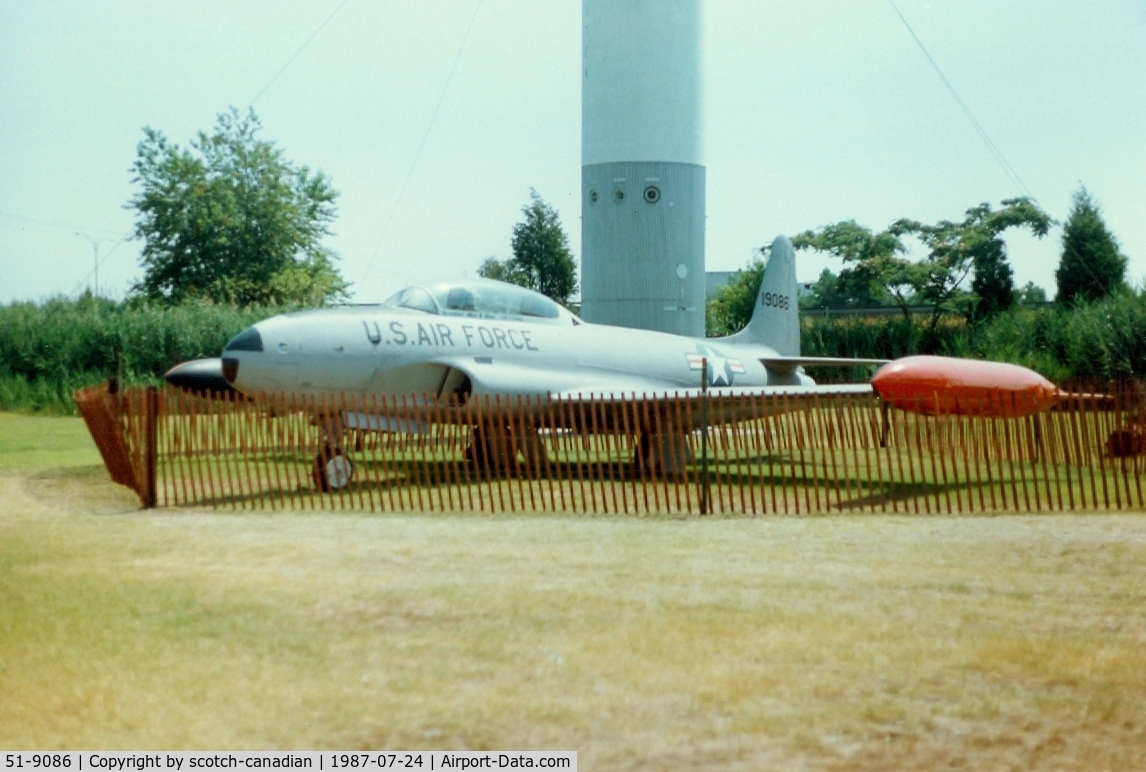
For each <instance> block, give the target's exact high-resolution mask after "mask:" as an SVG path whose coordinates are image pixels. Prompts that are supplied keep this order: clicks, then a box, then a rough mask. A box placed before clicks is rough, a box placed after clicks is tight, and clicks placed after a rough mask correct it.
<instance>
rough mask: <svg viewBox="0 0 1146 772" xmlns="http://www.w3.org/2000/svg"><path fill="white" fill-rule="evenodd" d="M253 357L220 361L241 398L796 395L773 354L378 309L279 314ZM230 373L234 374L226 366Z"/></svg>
mask: <svg viewBox="0 0 1146 772" xmlns="http://www.w3.org/2000/svg"><path fill="white" fill-rule="evenodd" d="M253 329H254V330H256V331H257V332H258V336H259V337H260V338H261V348H262V350H261V351H255V350H231V349H230V348H228V350H226V351H224V352H223V358H224V364H225V365H226V363H227V360H230V361H231V362H232V363H233V364H232V368H233V369H232V370H231V373H232V374H233V375H234V377H233V378H232V379H231V383H232V385H233V386H234V387H235V388H236V389H238V390H239V391H242V392H246V393H257V392H291V393H296V394H324V393H340V392H342V393H360V394H378V395H383V394H385V395H397V394H404V395H406V394H426V395H436V396H440V397H447V396H449V395H450V394H451V393H453V394H459V395H461V394H463V393H465V394H479V395H480V394H504V395H510V396H513V395H535V396H542V395H557V394H564V395H576V394H579V393H580V394H589V393H613V394H621V393H636V394H652V393H665V392H672V391H674V390H683V389H695V388H698V387H699V386H700V385H701V377H702V375H701V374H702V365H701V361H702V360H707V362H708V372H707V376H708V384H709V385H710V386H713V387H717V388H720V387H726V386H731V387H739V386H748V387H753V386H755V387H759V386H803V385H810V384H812V383H813V381H812V380H811V379H810V378H808V376H806V375H804V374H803V373H802V372H801V371H799V370H796V371H790V372H787V373H778V372H775V371H770V370H769V369H767V368H766V367H765V366H764V365H763V364H762V363H761V361H760V360H761V358H762V357H768V356H774V355H775V352H774V351H773V350H772V349H770V348H768V347H766V346H759V345H745V344H733V343H723V342H721V341H719V340H705V339H697V338H688V337H683V336H678V335H671V334H667V333H660V332H651V331H647V330H633V329H625V328H621V327H609V326H605V325H595V324H589V323H586V322H582V321H580V320H579V319H577V318H576V317H574V316H573V315H572V314H569V313H568V312H566V311H564V310H562V312H561V315H560V316H559V317H558V318H555V319H532V318H529V317H522V316H512V315H504V316H497V315H490V316H481V315H467V314H464V313H463V314H431V313H425V312H422V311H417V310H411V309H406V308H396V307H389V306H365V307H348V308H332V309H323V310H317V311H306V312H300V313H292V314H284V315H280V316H275V317H272V318H270V319H266V320H264V321H262V322H259V323H258V324H256V325H255V326H254V328H253ZM234 363H237V367H236V366H235V365H234Z"/></svg>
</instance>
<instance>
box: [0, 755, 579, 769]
mask: <svg viewBox="0 0 1146 772" xmlns="http://www.w3.org/2000/svg"><path fill="white" fill-rule="evenodd" d="M0 759H2V760H0V772H8V771H9V770H12V771H13V772H14V771H15V770H21V771H22V772H23V771H25V770H26V772H146V771H147V770H162V771H164V772H187V770H217V769H236V770H245V769H297V770H319V772H328V771H329V770H339V772H341V770H346V772H355V771H360V772H371V770H377V769H410V770H419V772H431V770H478V769H559V770H572V772H576V770H577V752H576V751H385V752H383V751H376V752H372V753H362V752H357V753H355V752H351V751H333V752H332V751H321V752H320V751H282V752H275V751H256V752H230V751H172V752H167V751H158V752H156V751H110V752H105V751H66V752H64V751H61V752H51V751H44V752H41V751H16V752H5V753H2V754H0Z"/></svg>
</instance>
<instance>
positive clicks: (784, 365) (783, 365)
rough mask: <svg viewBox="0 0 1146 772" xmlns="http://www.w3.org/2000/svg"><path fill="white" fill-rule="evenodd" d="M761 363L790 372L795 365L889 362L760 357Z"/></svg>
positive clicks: (885, 361) (882, 361)
mask: <svg viewBox="0 0 1146 772" xmlns="http://www.w3.org/2000/svg"><path fill="white" fill-rule="evenodd" d="M760 362H761V364H763V365H764V366H765V367H767V368H768V369H769V370H774V371H776V372H778V373H790V372H792V371H793V370H795V369H796V368H797V367H862V366H864V365H876V366H879V367H882V366H883V365H886V364H889V363H890V362H891V360H890V359H849V358H847V357H784V356H771V357H761V358H760Z"/></svg>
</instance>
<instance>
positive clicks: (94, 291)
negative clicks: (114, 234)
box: [76, 231, 115, 296]
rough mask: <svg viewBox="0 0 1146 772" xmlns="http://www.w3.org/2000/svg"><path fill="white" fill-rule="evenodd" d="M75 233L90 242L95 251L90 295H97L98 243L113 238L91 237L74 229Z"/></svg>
mask: <svg viewBox="0 0 1146 772" xmlns="http://www.w3.org/2000/svg"><path fill="white" fill-rule="evenodd" d="M76 235H77V236H83V237H84V238H85V239H87V240H88V241H89V242H91V245H92V252H94V253H95V270H94V271H93V274H94V276H93V278H92V295H93V296H95V295H99V245H100V244H103V243H104V242H106V241H115V239H93V238H92V237H91V236H89V235H88V234H86V233H81V232H80V231H76Z"/></svg>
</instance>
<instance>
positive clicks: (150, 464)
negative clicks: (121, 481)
mask: <svg viewBox="0 0 1146 772" xmlns="http://www.w3.org/2000/svg"><path fill="white" fill-rule="evenodd" d="M143 405H144V423H143V443H144V467H145V469H146V473H145V478H146V479H145V480H144V490H143V508H144V509H152V508H153V507H155V504H156V501H157V499H158V496H157V495H156V489H155V464H156V460H157V459H156V457H157V456H158V455H159V442H158V435H159V389H157V388H156V387H154V386H148V387H147V391H146V392H145V393H144V399H143Z"/></svg>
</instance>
